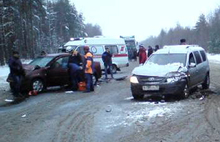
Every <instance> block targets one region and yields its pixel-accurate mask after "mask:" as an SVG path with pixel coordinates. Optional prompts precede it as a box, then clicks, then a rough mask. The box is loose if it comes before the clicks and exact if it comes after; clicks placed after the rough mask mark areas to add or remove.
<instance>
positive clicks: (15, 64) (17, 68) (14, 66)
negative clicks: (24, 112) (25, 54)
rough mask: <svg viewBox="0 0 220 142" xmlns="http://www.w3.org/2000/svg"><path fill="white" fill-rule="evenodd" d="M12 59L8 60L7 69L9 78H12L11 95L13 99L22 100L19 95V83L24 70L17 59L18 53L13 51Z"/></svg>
mask: <svg viewBox="0 0 220 142" xmlns="http://www.w3.org/2000/svg"><path fill="white" fill-rule="evenodd" d="M12 54H13V55H12V57H11V58H10V59H9V62H8V64H9V68H10V73H9V76H10V77H11V78H12V82H11V83H12V88H11V89H12V93H13V96H14V97H15V98H23V97H24V96H23V95H22V94H21V91H20V89H21V81H22V78H23V77H24V76H25V72H24V69H23V67H22V63H21V60H20V57H19V52H18V51H13V53H12Z"/></svg>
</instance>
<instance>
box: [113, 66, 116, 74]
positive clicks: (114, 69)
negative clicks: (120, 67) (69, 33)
mask: <svg viewBox="0 0 220 142" xmlns="http://www.w3.org/2000/svg"><path fill="white" fill-rule="evenodd" d="M112 73H113V74H115V73H117V66H116V65H112Z"/></svg>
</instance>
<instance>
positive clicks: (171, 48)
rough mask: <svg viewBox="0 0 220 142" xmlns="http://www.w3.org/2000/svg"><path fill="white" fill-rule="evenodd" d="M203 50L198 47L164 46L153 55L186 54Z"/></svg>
mask: <svg viewBox="0 0 220 142" xmlns="http://www.w3.org/2000/svg"><path fill="white" fill-rule="evenodd" d="M198 50H204V49H203V48H202V47H199V46H198V45H165V46H164V47H163V48H162V49H160V50H158V51H157V52H155V53H154V54H172V53H175V54H178V53H179V54H186V53H188V52H190V51H198Z"/></svg>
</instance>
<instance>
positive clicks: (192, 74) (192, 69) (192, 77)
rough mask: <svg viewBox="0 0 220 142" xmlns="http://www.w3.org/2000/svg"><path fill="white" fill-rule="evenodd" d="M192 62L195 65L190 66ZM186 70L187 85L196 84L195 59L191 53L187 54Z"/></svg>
mask: <svg viewBox="0 0 220 142" xmlns="http://www.w3.org/2000/svg"><path fill="white" fill-rule="evenodd" d="M192 64H194V65H195V66H194V67H193V66H190V65H192ZM188 72H189V74H190V77H189V85H190V87H192V86H194V85H196V84H197V80H198V72H197V67H196V60H195V57H194V54H193V53H190V54H189V60H188Z"/></svg>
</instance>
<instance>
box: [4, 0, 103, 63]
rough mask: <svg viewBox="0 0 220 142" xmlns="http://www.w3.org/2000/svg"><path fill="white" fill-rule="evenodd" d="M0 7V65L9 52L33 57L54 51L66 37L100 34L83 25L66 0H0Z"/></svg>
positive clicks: (75, 11) (81, 19) (93, 26)
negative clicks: (14, 51)
mask: <svg viewBox="0 0 220 142" xmlns="http://www.w3.org/2000/svg"><path fill="white" fill-rule="evenodd" d="M0 7H1V9H0V17H1V18H0V33H1V34H0V65H4V64H5V63H7V61H8V59H9V57H10V56H11V52H12V51H13V50H18V51H19V52H20V55H21V57H22V58H33V57H35V56H36V55H38V54H39V53H40V52H41V51H42V50H44V51H46V52H49V53H52V52H56V51H57V49H58V47H59V46H62V45H63V44H64V43H65V42H67V41H68V40H69V39H70V37H84V36H90V35H94V34H93V33H94V32H95V33H97V34H99V35H101V34H102V31H101V28H100V27H99V26H98V28H97V25H92V24H85V23H84V18H83V15H82V13H78V12H77V10H76V8H75V6H74V4H70V2H69V0H57V1H55V2H53V1H48V0H47V1H45V0H0ZM94 29H95V30H94ZM90 31H91V32H90Z"/></svg>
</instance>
